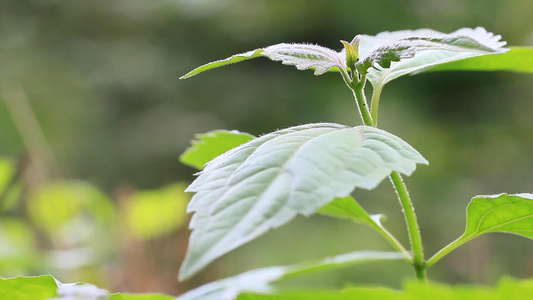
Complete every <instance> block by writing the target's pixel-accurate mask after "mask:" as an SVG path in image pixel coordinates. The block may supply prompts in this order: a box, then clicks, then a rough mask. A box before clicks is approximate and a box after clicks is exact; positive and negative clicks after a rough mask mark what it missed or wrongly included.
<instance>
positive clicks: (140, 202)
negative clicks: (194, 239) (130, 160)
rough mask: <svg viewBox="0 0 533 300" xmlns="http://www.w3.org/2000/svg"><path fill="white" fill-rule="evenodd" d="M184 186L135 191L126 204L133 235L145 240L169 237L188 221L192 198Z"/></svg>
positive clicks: (128, 222) (130, 229)
mask: <svg viewBox="0 0 533 300" xmlns="http://www.w3.org/2000/svg"><path fill="white" fill-rule="evenodd" d="M184 190H185V184H183V183H177V184H173V185H169V186H166V187H161V188H158V189H155V190H148V191H138V192H135V193H134V194H133V195H131V197H130V198H129V199H128V201H126V202H125V204H124V206H125V211H124V217H125V220H126V224H127V225H128V229H129V231H130V232H131V234H132V235H133V236H134V237H136V238H138V239H142V240H150V239H154V238H158V237H162V236H165V235H168V234H170V233H172V232H173V231H175V230H176V229H178V228H180V227H181V226H182V224H183V223H184V222H185V221H186V220H187V215H186V213H185V208H186V206H187V203H188V201H189V195H187V194H186V193H185V192H184Z"/></svg>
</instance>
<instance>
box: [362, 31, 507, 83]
mask: <svg viewBox="0 0 533 300" xmlns="http://www.w3.org/2000/svg"><path fill="white" fill-rule="evenodd" d="M500 38H501V37H500V36H499V35H496V36H495V35H494V34H493V33H490V32H487V31H486V30H485V29H484V28H482V27H477V28H475V29H471V28H462V29H459V30H457V31H455V32H452V33H450V34H443V33H441V32H438V31H434V30H430V29H419V30H414V31H412V30H401V31H394V32H382V33H379V34H378V35H376V36H368V35H363V37H362V39H361V43H360V46H359V51H360V52H359V56H360V65H361V67H360V69H361V70H368V75H367V76H368V79H369V81H370V83H372V85H373V86H374V87H376V86H383V85H385V84H386V83H388V82H390V81H392V80H394V79H396V78H398V77H400V76H403V75H407V74H413V73H417V72H421V71H424V70H426V69H429V68H432V67H434V66H437V65H439V64H443V63H447V62H451V61H456V60H461V59H464V58H469V57H475V56H481V55H487V54H498V53H504V52H505V51H506V50H507V49H504V48H502V47H503V46H505V44H506V43H505V42H501V41H500Z"/></svg>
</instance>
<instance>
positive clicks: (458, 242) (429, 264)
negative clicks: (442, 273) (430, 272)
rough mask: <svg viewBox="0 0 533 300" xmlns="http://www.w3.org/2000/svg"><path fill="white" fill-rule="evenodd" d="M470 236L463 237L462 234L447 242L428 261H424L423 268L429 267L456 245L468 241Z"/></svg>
mask: <svg viewBox="0 0 533 300" xmlns="http://www.w3.org/2000/svg"><path fill="white" fill-rule="evenodd" d="M470 239H471V238H464V237H463V236H461V237H459V238H458V239H456V240H455V241H453V242H451V243H450V244H448V245H447V246H446V247H444V248H442V249H440V251H439V252H437V253H435V255H433V256H432V257H431V258H430V259H428V261H427V262H426V263H425V268H429V267H431V266H432V265H434V264H435V263H436V262H437V261H439V260H440V259H441V258H443V257H444V256H446V255H447V254H448V253H450V252H452V251H453V250H455V249H456V248H457V247H459V246H461V245H462V244H464V243H466V242H468V241H470Z"/></svg>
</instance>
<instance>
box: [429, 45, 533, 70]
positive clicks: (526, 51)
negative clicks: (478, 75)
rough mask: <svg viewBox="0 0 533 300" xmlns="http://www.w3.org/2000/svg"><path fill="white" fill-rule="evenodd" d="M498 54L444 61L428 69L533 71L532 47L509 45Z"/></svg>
mask: <svg viewBox="0 0 533 300" xmlns="http://www.w3.org/2000/svg"><path fill="white" fill-rule="evenodd" d="M509 48H510V50H509V51H508V52H506V53H503V54H499V55H486V56H476V57H471V58H466V59H462V60H458V61H453V62H449V63H445V64H442V65H439V66H436V67H435V68H432V69H430V70H429V71H511V72H522V73H533V47H509Z"/></svg>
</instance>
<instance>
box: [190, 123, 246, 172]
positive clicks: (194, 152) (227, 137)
mask: <svg viewBox="0 0 533 300" xmlns="http://www.w3.org/2000/svg"><path fill="white" fill-rule="evenodd" d="M253 138H254V136H253V135H251V134H248V133H245V132H239V131H236V130H231V131H228V130H215V131H210V132H208V133H204V134H197V135H196V140H193V141H191V144H192V146H191V147H189V148H187V150H185V152H184V153H183V154H182V155H181V156H180V161H181V162H182V163H184V164H186V165H189V166H191V167H193V168H196V169H198V170H202V169H203V168H204V166H205V164H206V163H208V162H209V161H211V160H212V159H213V158H215V157H217V156H219V155H220V154H222V153H224V152H226V151H228V150H230V149H232V148H235V147H237V146H239V145H241V144H244V143H246V142H248V141H250V140H252V139H253Z"/></svg>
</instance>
